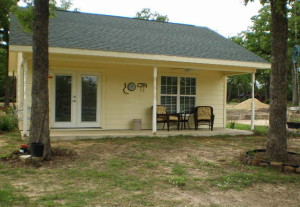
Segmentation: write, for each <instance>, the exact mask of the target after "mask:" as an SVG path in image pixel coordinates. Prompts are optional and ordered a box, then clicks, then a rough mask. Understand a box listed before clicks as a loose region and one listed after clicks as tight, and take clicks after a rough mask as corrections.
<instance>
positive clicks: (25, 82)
mask: <svg viewBox="0 0 300 207" xmlns="http://www.w3.org/2000/svg"><path fill="white" fill-rule="evenodd" d="M23 70H24V75H23V77H24V81H23V83H24V91H23V96H24V98H23V137H26V136H27V135H28V134H27V131H28V129H27V127H28V124H27V123H28V120H27V113H28V100H27V89H28V80H27V73H28V65H27V59H23Z"/></svg>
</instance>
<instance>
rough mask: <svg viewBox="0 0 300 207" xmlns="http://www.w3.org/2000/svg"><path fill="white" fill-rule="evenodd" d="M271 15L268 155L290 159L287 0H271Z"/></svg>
mask: <svg viewBox="0 0 300 207" xmlns="http://www.w3.org/2000/svg"><path fill="white" fill-rule="evenodd" d="M270 3H271V18H272V29H271V35H272V56H271V85H270V98H271V103H270V129H269V139H268V143H267V156H268V157H269V158H271V160H275V161H284V160H286V159H287V138H286V136H287V135H286V109H287V38H288V21H287V9H286V4H287V0H270Z"/></svg>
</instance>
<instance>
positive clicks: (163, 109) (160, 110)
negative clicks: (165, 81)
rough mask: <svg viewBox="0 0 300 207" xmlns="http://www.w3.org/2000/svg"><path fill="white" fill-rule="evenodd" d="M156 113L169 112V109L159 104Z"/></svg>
mask: <svg viewBox="0 0 300 207" xmlns="http://www.w3.org/2000/svg"><path fill="white" fill-rule="evenodd" d="M156 113H157V114H167V109H166V107H165V106H157V107H156Z"/></svg>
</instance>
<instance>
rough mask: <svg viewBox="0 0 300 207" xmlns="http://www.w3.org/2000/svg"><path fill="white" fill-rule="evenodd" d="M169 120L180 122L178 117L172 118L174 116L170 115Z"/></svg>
mask: <svg viewBox="0 0 300 207" xmlns="http://www.w3.org/2000/svg"><path fill="white" fill-rule="evenodd" d="M169 120H171V121H178V116H172V115H170V116H169Z"/></svg>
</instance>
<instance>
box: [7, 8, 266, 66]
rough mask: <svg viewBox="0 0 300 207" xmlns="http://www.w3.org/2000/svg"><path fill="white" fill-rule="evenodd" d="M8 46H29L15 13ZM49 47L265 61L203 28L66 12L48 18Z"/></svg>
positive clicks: (28, 38)
mask: <svg viewBox="0 0 300 207" xmlns="http://www.w3.org/2000/svg"><path fill="white" fill-rule="evenodd" d="M10 45H25V46H30V45H32V37H31V35H30V34H27V33H25V32H23V31H22V29H21V28H20V25H19V23H18V22H17V20H16V18H15V17H14V16H12V17H11V26H10ZM49 46H50V47H62V48H77V49H90V50H102V51H115V52H129V53H140V54H155V55H170V56H179V57H194V58H210V59H220V60H233V61H246V62H259V63H266V61H265V60H263V59H262V58H260V57H258V56H257V55H255V54H254V53H252V52H250V51H248V50H246V49H245V48H243V47H241V46H239V45H237V44H236V43H234V42H232V41H231V40H228V39H226V38H224V37H223V36H221V35H219V34H218V33H216V32H213V31H212V30H210V29H208V28H206V27H197V26H192V25H183V24H175V23H165V22H156V21H148V20H139V19H134V18H124V17H116V16H107V15H99V14H87V13H79V12H67V11H57V12H56V17H55V18H50V26H49Z"/></svg>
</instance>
